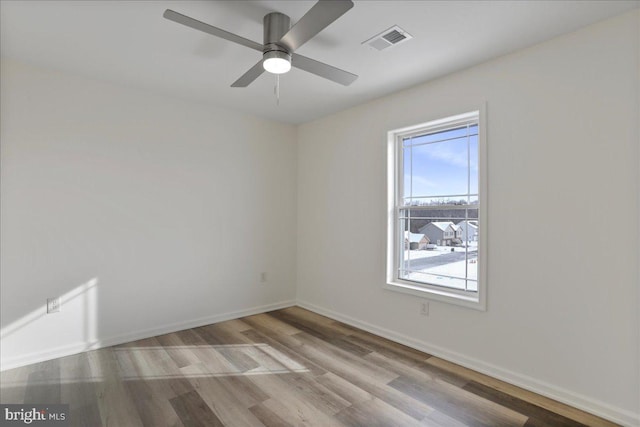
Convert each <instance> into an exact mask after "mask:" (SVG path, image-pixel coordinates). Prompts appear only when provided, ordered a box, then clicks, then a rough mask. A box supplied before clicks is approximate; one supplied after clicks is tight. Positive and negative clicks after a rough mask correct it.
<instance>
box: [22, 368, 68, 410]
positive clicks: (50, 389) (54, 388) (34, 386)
mask: <svg viewBox="0 0 640 427" xmlns="http://www.w3.org/2000/svg"><path fill="white" fill-rule="evenodd" d="M24 403H61V387H60V360H59V359H54V360H48V361H46V362H42V363H39V364H38V368H37V369H34V370H33V371H32V372H31V373H30V374H29V377H28V379H27V386H26V390H25V395H24Z"/></svg>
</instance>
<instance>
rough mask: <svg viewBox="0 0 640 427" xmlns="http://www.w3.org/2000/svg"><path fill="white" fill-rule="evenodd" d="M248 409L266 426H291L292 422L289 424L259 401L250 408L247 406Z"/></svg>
mask: <svg viewBox="0 0 640 427" xmlns="http://www.w3.org/2000/svg"><path fill="white" fill-rule="evenodd" d="M249 410H250V411H251V413H252V414H253V415H255V416H256V418H258V419H259V420H260V421H261V422H262V424H264V425H265V426H266V427H293V424H289V423H288V422H286V421H285V420H283V419H282V418H280V417H279V416H278V415H277V414H276V413H275V412H273V411H272V410H271V409H269V408H267V407H266V406H264V405H263V404H261V403H260V404H258V405H255V406H252V407H251V408H249Z"/></svg>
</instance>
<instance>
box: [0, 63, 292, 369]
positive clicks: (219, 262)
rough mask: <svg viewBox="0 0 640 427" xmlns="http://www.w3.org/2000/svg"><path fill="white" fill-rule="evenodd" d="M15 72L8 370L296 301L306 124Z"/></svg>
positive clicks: (5, 156) (8, 171)
mask: <svg viewBox="0 0 640 427" xmlns="http://www.w3.org/2000/svg"><path fill="white" fill-rule="evenodd" d="M1 71H2V73H1V76H2V80H1V84H2V86H1V91H2V101H1V102H2V104H1V109H0V111H1V114H2V115H1V123H2V129H1V134H0V137H1V142H2V168H1V169H2V176H1V178H2V181H1V185H2V187H1V193H2V211H1V218H2V236H1V239H2V240H1V274H2V275H1V283H2V287H1V294H2V298H1V313H2V346H1V348H2V353H1V358H2V364H3V368H6V367H10V366H15V365H19V364H25V363H30V362H33V361H36V360H40V359H42V358H47V357H53V356H56V355H60V354H65V353H69V352H73V351H81V350H83V349H84V348H86V347H88V346H91V345H100V344H105V343H106V344H109V343H114V342H122V341H127V340H129V339H132V338H136V337H141V336H145V335H146V336H149V335H154V334H155V333H157V332H161V331H166V330H170V329H183V328H184V327H187V326H190V325H193V324H198V323H200V324H202V323H211V322H213V321H216V320H220V319H223V318H225V317H230V316H234V315H239V314H244V313H249V312H252V311H260V310H263V309H266V308H269V307H275V306H279V305H282V304H292V303H293V301H294V300H295V259H296V252H295V245H296V241H295V233H296V230H295V226H293V227H292V226H291V224H295V221H296V185H295V180H296V145H295V139H296V130H295V127H293V126H289V125H282V124H277V123H274V122H270V121H266V120H262V119H257V118H253V117H251V116H247V115H244V114H239V113H234V112H230V111H227V110H223V109H214V108H211V107H206V106H201V105H198V104H193V103H188V102H183V101H180V100H175V99H171V98H165V97H162V96H156V95H153V94H149V93H146V92H140V91H136V90H127V89H126V88H124V87H119V86H112V85H110V84H107V83H101V82H97V81H93V80H89V79H85V78H82V77H78V76H72V75H69V74H65V73H60V72H55V71H51V70H43V69H38V68H33V67H31V66H28V65H25V64H21V63H17V62H14V61H9V60H5V59H3V61H2V70H1ZM263 271H264V272H267V283H266V284H263V283H260V273H261V272H263ZM61 295H64V297H63V298H64V299H65V300H66V301H63V306H62V311H61V312H60V313H58V314H51V315H45V314H44V313H45V308H44V304H45V301H46V298H48V297H54V296H61Z"/></svg>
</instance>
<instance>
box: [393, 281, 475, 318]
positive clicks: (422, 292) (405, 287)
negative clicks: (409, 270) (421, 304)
mask: <svg viewBox="0 0 640 427" xmlns="http://www.w3.org/2000/svg"><path fill="white" fill-rule="evenodd" d="M384 288H385V289H387V290H390V291H394V292H400V293H403V294H409V295H414V296H418V297H421V298H427V299H430V300H434V301H439V302H446V303H448V304H454V305H458V306H462V307H467V308H472V309H474V310H479V311H486V309H487V307H486V303H485V301H484V300H483V299H482V298H480V296H479V295H478V296H477V297H475V296H469V295H461V294H458V293H455V292H449V291H447V289H443V288H438V289H434V288H426V287H422V286H416V285H414V284H411V282H404V281H399V280H398V281H390V282H387V283H386V284H385V285H384Z"/></svg>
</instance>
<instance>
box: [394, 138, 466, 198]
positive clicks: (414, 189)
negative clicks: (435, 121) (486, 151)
mask: <svg viewBox="0 0 640 427" xmlns="http://www.w3.org/2000/svg"><path fill="white" fill-rule="evenodd" d="M469 129H470V134H471V135H470V137H469V158H468V154H467V135H466V134H467V129H466V128H461V129H454V130H449V131H444V132H439V133H435V134H430V135H423V136H419V137H415V138H412V139H406V140H405V141H404V165H405V170H404V171H405V176H404V196H405V197H411V196H413V197H418V196H429V197H438V196H445V195H452V194H466V193H467V191H469V188H468V187H469V185H468V182H469V181H468V177H467V170H468V165H469V161H470V165H471V188H470V191H469V192H470V193H477V192H478V135H477V131H478V127H477V126H472V127H470V128H469ZM443 139H446V141H442V140H443ZM431 141H440V142H433V143H431V144H424V145H416V144H421V143H424V142H431ZM412 144H413V146H412V147H410V146H411V145H412ZM412 177H413V179H411V178H412Z"/></svg>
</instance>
